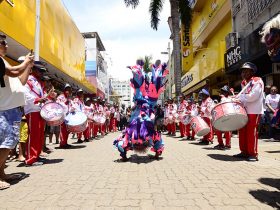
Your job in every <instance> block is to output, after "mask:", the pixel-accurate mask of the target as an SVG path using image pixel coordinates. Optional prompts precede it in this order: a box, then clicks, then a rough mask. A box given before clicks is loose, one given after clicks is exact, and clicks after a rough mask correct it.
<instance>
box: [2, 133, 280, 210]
mask: <svg viewBox="0 0 280 210" xmlns="http://www.w3.org/2000/svg"><path fill="white" fill-rule="evenodd" d="M177 135H178V133H177ZM116 136H117V133H113V134H109V135H107V136H105V138H103V139H101V140H94V141H93V142H90V143H83V144H75V145H74V146H75V147H74V148H73V149H68V150H60V149H56V150H55V151H54V152H53V153H51V154H50V156H49V157H48V159H49V163H48V164H45V165H43V166H39V167H29V168H26V167H17V166H18V165H19V163H17V162H10V163H8V166H9V167H8V168H7V170H6V172H7V173H16V172H21V173H25V174H26V177H25V179H23V180H21V181H19V182H18V183H14V185H12V187H11V188H10V189H7V190H4V191H0V203H1V208H0V209H1V210H2V209H28V210H31V209H67V210H68V209H86V210H88V209H145V210H146V209H147V210H152V209H166V210H173V209H192V210H193V209H206V210H210V209H221V210H224V209H273V208H275V209H277V208H278V209H279V208H280V178H279V177H280V157H279V156H280V142H270V141H269V140H260V141H259V142H260V146H259V148H260V155H259V156H260V161H258V162H255V163H249V162H246V161H241V160H239V159H235V158H233V157H232V155H233V154H236V153H237V152H238V140H237V138H233V140H232V145H233V148H232V150H230V151H219V150H213V146H214V145H216V144H215V143H217V141H216V140H215V143H214V144H213V145H208V146H205V145H203V146H202V145H199V144H198V141H185V140H183V141H182V139H181V138H177V137H175V138H173V137H167V136H165V135H164V139H165V143H166V148H165V151H164V153H163V157H162V159H161V160H159V161H156V160H154V159H151V158H149V157H148V156H147V155H141V156H139V157H137V155H136V154H134V153H133V152H129V153H128V157H129V156H130V157H131V159H130V161H128V162H126V163H122V162H118V161H116V160H117V159H119V155H118V152H117V151H116V150H115V149H114V148H113V146H112V142H113V139H114V138H115V137H116ZM74 141H76V139H73V140H72V139H70V142H74ZM149 153H150V152H149ZM150 154H152V153H150Z"/></svg>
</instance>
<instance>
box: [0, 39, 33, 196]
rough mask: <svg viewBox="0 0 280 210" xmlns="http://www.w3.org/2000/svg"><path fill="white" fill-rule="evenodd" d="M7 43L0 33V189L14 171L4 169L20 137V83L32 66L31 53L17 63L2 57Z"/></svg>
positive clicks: (21, 85) (7, 184)
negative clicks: (16, 64)
mask: <svg viewBox="0 0 280 210" xmlns="http://www.w3.org/2000/svg"><path fill="white" fill-rule="evenodd" d="M7 49H8V43H7V41H6V36H5V35H2V34H0V83H1V86H0V125H1V126H0V190H3V189H6V188H9V187H10V184H9V183H8V182H9V181H12V180H13V179H15V177H14V176H13V175H7V174H5V172H4V168H5V162H6V159H7V157H8V155H9V152H10V150H11V149H14V148H15V146H16V144H17V143H18V141H19V128H20V121H21V117H22V108H21V107H22V106H23V105H25V97H24V91H23V85H24V84H25V83H26V81H27V78H28V75H29V71H30V69H31V68H32V66H33V58H34V56H33V55H31V54H29V55H27V56H26V58H25V60H24V61H23V62H22V63H21V64H20V65H18V66H11V65H10V64H9V63H8V62H7V61H6V60H5V59H4V57H5V55H6V53H7Z"/></svg>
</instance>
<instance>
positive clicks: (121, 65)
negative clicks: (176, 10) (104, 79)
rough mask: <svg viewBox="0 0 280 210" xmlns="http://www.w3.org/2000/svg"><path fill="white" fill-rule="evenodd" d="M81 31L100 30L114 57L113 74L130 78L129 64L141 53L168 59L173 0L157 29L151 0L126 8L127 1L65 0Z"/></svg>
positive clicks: (144, 0) (107, 48)
mask: <svg viewBox="0 0 280 210" xmlns="http://www.w3.org/2000/svg"><path fill="white" fill-rule="evenodd" d="M63 2H64V4H65V6H66V8H67V9H68V11H69V13H70V15H71V16H72V18H73V20H74V22H75V23H76V25H77V26H78V28H79V29H80V31H81V32H89V31H97V32H98V34H99V36H100V38H101V40H102V42H103V44H104V46H105V48H106V53H107V54H108V58H109V57H110V59H111V60H112V64H111V65H110V66H109V72H110V74H111V75H112V76H113V77H117V78H119V79H122V80H125V79H129V75H130V72H129V70H128V69H126V68H125V67H126V66H128V65H133V64H134V63H135V60H136V59H137V58H139V57H141V56H145V55H152V56H153V60H156V59H161V60H163V61H166V60H167V55H162V54H161V52H163V51H167V45H168V42H169V41H170V40H169V37H170V30H169V27H168V24H167V18H168V17H169V16H170V15H169V14H170V8H169V1H166V3H165V4H164V9H163V11H162V12H161V16H160V19H161V22H160V25H159V28H158V30H157V31H154V30H153V29H151V27H150V14H149V1H148V0H142V1H141V2H140V5H139V6H138V7H137V8H136V9H135V10H133V9H131V8H126V6H125V4H124V1H123V0H80V1H77V0H63Z"/></svg>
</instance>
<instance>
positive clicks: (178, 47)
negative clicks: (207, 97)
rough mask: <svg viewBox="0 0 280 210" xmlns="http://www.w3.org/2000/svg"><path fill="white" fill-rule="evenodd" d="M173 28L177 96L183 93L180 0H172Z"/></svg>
mask: <svg viewBox="0 0 280 210" xmlns="http://www.w3.org/2000/svg"><path fill="white" fill-rule="evenodd" d="M170 8H171V18H172V29H173V55H174V79H175V93H176V96H179V95H180V94H181V72H182V68H181V45H180V34H179V32H180V28H179V20H180V13H179V1H178V0H170Z"/></svg>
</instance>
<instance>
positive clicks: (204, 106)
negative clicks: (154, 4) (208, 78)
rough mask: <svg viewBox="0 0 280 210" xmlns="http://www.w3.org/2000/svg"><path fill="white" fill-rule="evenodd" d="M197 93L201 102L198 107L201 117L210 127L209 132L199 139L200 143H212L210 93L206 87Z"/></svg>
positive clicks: (211, 104) (211, 102)
mask: <svg viewBox="0 0 280 210" xmlns="http://www.w3.org/2000/svg"><path fill="white" fill-rule="evenodd" d="M199 94H200V95H201V97H202V103H201V106H200V107H199V108H200V114H201V117H202V118H203V119H204V120H205V122H206V123H207V124H208V126H209V127H210V132H209V133H208V134H207V135H205V136H203V138H202V140H201V142H200V143H201V144H213V138H214V135H213V128H212V123H211V110H212V108H213V105H214V102H213V100H212V99H211V97H210V94H209V92H208V90H206V89H204V88H203V89H202V90H201V91H200V92H199Z"/></svg>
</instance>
